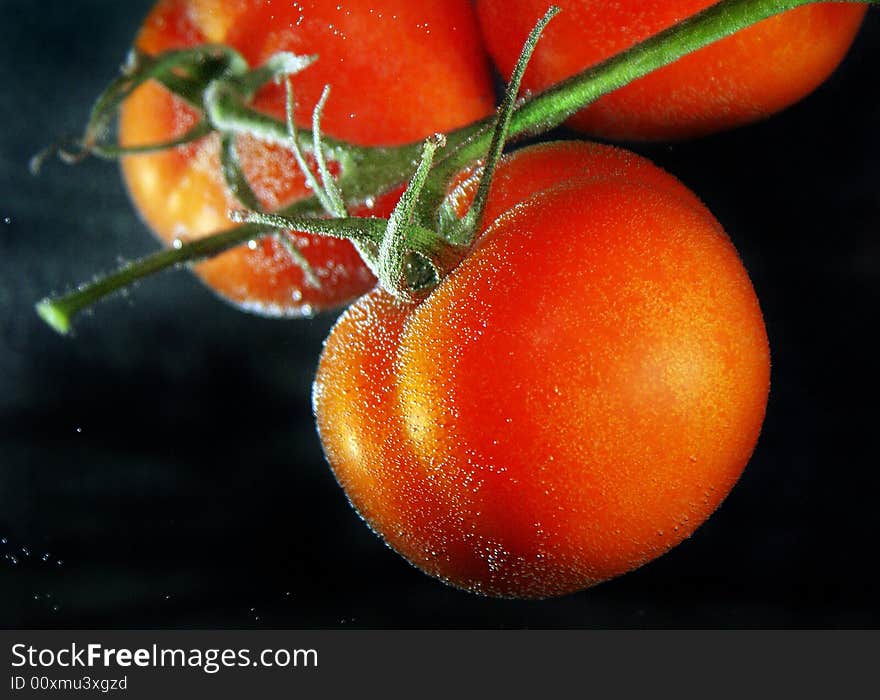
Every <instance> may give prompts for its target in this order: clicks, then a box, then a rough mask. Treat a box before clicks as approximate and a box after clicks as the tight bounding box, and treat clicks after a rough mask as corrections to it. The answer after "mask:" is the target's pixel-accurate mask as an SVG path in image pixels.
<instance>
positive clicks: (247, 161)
mask: <svg viewBox="0 0 880 700" xmlns="http://www.w3.org/2000/svg"><path fill="white" fill-rule="evenodd" d="M205 42H209V43H224V44H228V45H230V46H232V47H233V48H235V49H237V50H238V51H240V52H241V53H242V54H243V55H244V57H245V58H246V59H247V60H248V62H249V63H250V64H251V65H253V66H256V65H260V64H262V63H263V62H264V61H265V60H266V59H267V58H269V57H270V56H271V55H272V54H274V53H276V52H279V51H292V52H294V53H298V54H303V55H305V54H313V53H314V54H319V55H320V58H319V60H318V61H317V62H316V63H315V64H314V65H312V66H311V67H309V68H308V69H306V70H305V71H303V72H302V73H300V74H299V75H297V76H295V77H294V79H293V84H294V88H295V91H296V95H297V113H296V121H297V123H298V124H300V125H302V126H309V125H310V124H311V121H310V118H311V110H312V108H313V107H314V105H315V103H316V102H317V100H318V98H319V97H320V94H321V90H322V89H323V87H324V85H325V84H328V83H329V84H331V85H332V87H333V92H332V94H331V97H330V100H329V102H328V103H327V107H326V110H325V112H324V118H323V126H324V130H325V132H326V133H327V134H329V135H331V136H334V137H337V138H341V139H344V140H348V141H351V142H354V143H357V144H361V145H396V144H402V143H407V142H411V141H417V140H419V139H421V138H423V137H425V136H427V135H429V134H432V133H434V132H437V131H448V130H451V129H454V128H456V127H460V126H463V125H465V124H467V123H470V122H472V121H475V120H477V119H480V118H482V117H484V116H486V115H487V114H489V113H490V112H491V111H492V109H493V105H494V94H493V90H492V83H491V79H490V76H489V72H488V67H487V65H486V59H485V57H484V54H483V53H482V48H481V46H480V40H479V35H478V30H477V26H476V19H475V17H474V13H473V9H472V7H471V4H470V3H469V2H468V1H467V0H427V1H426V2H419V3H412V2H408V0H369V2H367V1H366V0H299V1H298V2H288V1H287V0H162V1H161V2H159V3H158V5H156V7H155V8H154V10H153V11H152V13H151V14H150V16H149V17H148V18H147V19H146V21H145V23H144V25H143V28H142V30H141V33H140V35H139V37H138V40H137V46H138V48H139V49H140V50H142V51H144V52H146V53H148V54H155V53H158V52H161V51H165V50H168V49H175V48H183V47H189V46H194V45H198V44H200V43H205ZM284 104H285V96H284V90H283V88H282V87H281V86H275V85H272V86H269V87H267V88H265V89H263V90H262V91H261V92H260V93H259V94H258V96H257V98H256V106H257V108H258V109H261V110H263V111H265V112H267V113H270V114H272V115H274V116H276V117H278V118H280V119H283V118H284ZM196 118H197V115H196V114H195V113H194V111H193V110H192V109H191V108H189V107H188V106H187V105H186V104H184V103H183V102H182V101H181V100H179V99H177V98H176V97H174V96H173V95H171V94H170V93H169V92H167V91H166V90H165V89H164V88H162V87H161V86H159V85H158V84H153V83H151V84H148V85H145V86H144V87H142V88H140V89H139V90H137V91H136V92H135V94H134V95H132V97H131V98H130V99H129V100H128V101H127V102H126V103H125V105H124V108H123V111H122V115H121V122H120V140H121V142H122V143H123V145H129V146H131V145H137V144H144V143H155V142H161V141H166V140H168V139H170V138H173V137H175V136H179V135H181V134H183V133H185V131H186V130H187V129H188V128H189V127H191V126H193V125H194V124H195V122H196ZM238 148H239V155H240V160H241V163H242V168H243V170H244V172H245V174H246V176H247V177H248V180H249V182H250V183H251V185H252V187H253V189H254V191H255V193H256V194H257V196H258V197H259V199H260V201H261V202H262V204H263V205H264V206H265V207H266V208H268V209H277V208H278V207H279V206H282V205H284V204H287V203H290V202H291V201H294V200H296V199H299V198H302V197H304V196H305V195H307V194H308V191H307V189H306V187H305V184H304V178H303V177H302V175H301V173H300V172H299V170H298V168H297V166H296V162H295V160H294V158H293V155H292V154H291V153H290V152H289V151H288V150H286V149H284V148H281V147H278V146H271V145H267V144H265V143H263V142H260V141H258V140H256V139H253V138H249V137H243V138H239V139H238ZM123 172H124V175H125V179H126V182H127V184H128V187H129V190H130V192H131V196H132V198H133V200H134V202H135V204H136V205H137V207H138V208H139V210H140V212H141V214H142V215H143V217H144V219H145V220H146V221H147V223H148V224H149V225H150V227H151V228H152V229H153V230H154V231H155V232H156V233H157V234H158V235H159V237H160V238H161V239H162V240H163V241H165V242H166V243H171V242H172V241H173V240H175V239H184V240H185V239H195V238H199V237H202V236H204V235H206V234H209V233H213V232H217V231H220V230H224V229H227V228H229V227H230V223H229V221H228V219H227V212H228V210H229V209H235V208H240V206H241V205H240V204H238V203H237V202H236V201H235V199H234V198H233V197H232V196H231V194H230V193H229V192H228V190H227V188H226V186H225V183H224V181H223V178H222V175H221V171H220V166H219V138H218V137H217V136H216V135H213V136H211V137H208V138H205V139H202V140H200V141H198V142H197V143H195V144H191V145H187V146H183V147H180V148H177V149H174V150H171V151H166V152H163V153H158V154H153V155H139V156H131V157H128V158H125V159H124V161H123ZM395 202H396V196H394V195H392V196H386V197H385V198H383V199H380V200H379V201H378V202H377V203H376V206H375V208H374V209H372V211H371V213H373V214H375V215H377V216H387V215H388V214H389V213H390V211H391V209H392V208H393V205H394V204H395ZM360 213H364V210H362V211H361V212H360ZM293 238H294V240H295V242H297V243H298V244H299V245H300V246H301V248H302V252H303V254H304V255H305V257H306V259H307V260H308V261H309V263H310V264H311V265H312V267H313V268H314V269H315V270H316V272H317V274H318V276H319V278H320V281H321V286H320V289H315V288H313V287H311V286H308V285H306V284H304V283H303V274H302V271H301V270H300V268H299V267H297V266H296V265H294V264H293V263H292V262H291V260H290V257H289V255H288V253H287V252H286V251H285V250H284V248H283V247H282V246H280V245H278V244H277V243H276V242H275V241H274V240H271V239H267V240H265V241H263V242H262V243H260V244H259V245H258V246H257V247H256V249H254V250H250V249H248V248H247V247H246V246H242V247H240V248H238V249H235V250H233V251H230V252H227V253H225V254H224V255H221V256H219V257H217V258H214V259H212V260H210V261H208V262H204V263H201V264H200V265H198V266H197V267H196V270H197V272H198V274H199V275H200V276H201V277H202V279H204V280H205V281H206V282H207V283H208V284H209V285H210V286H211V287H212V288H213V289H214V290H216V291H217V292H218V293H220V294H221V295H222V296H224V297H226V298H227V299H230V300H231V301H233V302H235V303H237V304H240V305H242V306H244V307H247V308H250V309H254V310H258V311H261V312H264V313H268V314H273V315H296V314H298V313H303V312H308V311H310V310H319V309H323V308H328V307H334V306H338V305H339V304H341V303H343V302H345V301H347V300H350V299H352V298H355V297H357V296H359V295H360V294H362V293H364V292H365V291H367V290H368V289H369V288H371V287H372V285H373V284H374V283H375V280H374V279H373V276H372V275H371V274H370V272H369V271H368V270H367V268H366V267H365V266H364V264H363V263H362V261H361V259H360V258H359V256H358V255H357V253H356V252H355V250H354V248H353V247H352V246H351V244H349V243H348V242H347V241H338V240H333V239H328V238H320V237H315V236H309V235H306V234H294V235H293Z"/></svg>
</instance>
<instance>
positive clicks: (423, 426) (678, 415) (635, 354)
mask: <svg viewBox="0 0 880 700" xmlns="http://www.w3.org/2000/svg"><path fill="white" fill-rule="evenodd" d="M556 165H558V168H555V167H554V166H556ZM499 178H500V179H499V180H498V181H496V184H495V186H494V187H493V190H492V193H491V195H490V198H491V200H492V201H491V204H490V208H491V211H492V216H494V217H495V218H494V219H493V220H492V221H491V223H490V224H489V225H488V227H487V228H486V230H485V232H484V234H483V236H482V238H481V239H480V240H479V241H478V243H477V245H476V246H475V248H474V250H473V251H472V253H471V254H470V255H469V257H468V258H467V259H465V260H464V261H463V262H462V263H461V264H460V265H459V267H457V268H456V269H455V270H454V271H453V272H452V273H451V274H450V275H449V276H448V277H447V278H446V279H445V280H443V281H442V282H441V283H440V285H439V286H438V287H437V288H436V289H435V290H434V291H433V292H432V293H431V294H430V295H429V296H428V298H427V299H425V300H424V301H423V302H421V303H420V304H417V305H404V304H402V303H400V302H398V301H396V300H395V299H393V298H392V297H391V296H390V295H388V294H387V293H386V292H384V291H382V290H381V289H377V290H375V291H373V292H371V293H370V294H368V295H367V296H365V297H363V298H361V299H360V300H359V301H358V302H356V303H355V304H354V305H352V306H351V307H350V308H349V309H348V310H347V311H346V312H345V313H344V314H343V315H342V317H341V318H340V320H339V321H338V323H337V325H336V326H335V328H334V329H333V331H332V333H331V334H330V336H329V338H328V339H327V341H326V344H325V348H324V352H323V354H322V357H321V362H320V366H319V369H318V374H317V378H316V381H315V387H314V407H315V414H316V416H317V422H318V429H319V433H320V436H321V439H322V442H323V445H324V449H325V452H326V455H327V458H328V460H329V462H330V464H331V466H332V468H333V470H334V472H335V474H336V477H337V479H338V480H339V482H340V484H341V485H342V487H343V488H344V489H345V492H346V494H347V495H348V497H349V499H350V500H351V502H352V504H353V505H354V507H355V508H356V509H357V510H358V512H359V513H360V514H361V515H362V516H363V517H364V518H365V520H366V521H367V523H369V525H370V526H371V527H372V528H373V529H374V530H375V531H376V532H377V533H379V534H380V535H381V536H382V537H383V538H384V540H385V541H386V542H387V543H388V544H389V545H390V546H391V547H392V548H394V549H395V550H397V551H398V552H399V553H400V554H402V555H403V556H404V557H406V558H407V559H408V560H409V561H410V562H412V563H413V564H415V565H416V566H417V567H419V568H420V569H422V570H424V571H425V572H427V573H429V574H431V575H433V576H436V577H437V578H440V579H442V580H444V581H446V582H448V583H451V584H453V585H456V586H459V587H462V588H465V589H468V590H471V591H474V592H478V593H482V594H487V595H494V596H505V597H508V596H509V597H535V598H539V597H547V596H553V595H561V594H564V593H568V592H571V591H575V590H579V589H582V588H584V587H587V586H590V585H593V584H595V583H597V582H599V581H603V580H605V579H608V578H611V577H613V576H616V575H619V574H621V573H623V572H626V571H629V570H631V569H633V568H636V567H638V566H640V565H641V564H644V563H645V562H647V561H649V560H650V559H653V558H654V557H657V556H659V555H660V554H662V553H663V552H665V551H666V550H668V549H669V548H670V547H672V546H673V545H675V544H677V543H678V542H680V541H681V540H683V539H684V538H685V537H687V536H688V535H690V534H691V533H692V532H693V531H694V529H695V528H696V527H697V526H698V525H699V524H700V523H702V522H703V521H704V520H705V519H706V518H707V517H708V516H709V515H710V514H711V513H712V512H713V511H714V510H715V508H716V507H717V506H718V505H719V503H720V502H721V501H722V500H723V498H724V497H725V496H726V494H727V493H728V491H729V490H730V488H731V487H732V486H733V484H734V483H735V482H736V480H737V478H738V477H739V475H740V473H741V471H742V469H743V467H744V466H745V464H746V462H747V461H748V459H749V457H750V455H751V453H752V450H753V448H754V446H755V442H756V440H757V438H758V434H759V431H760V428H761V424H762V421H763V417H764V411H765V406H766V401H767V393H768V387H769V351H768V344H767V336H766V332H765V328H764V323H763V319H762V315H761V311H760V308H759V306H758V301H757V299H756V298H755V294H754V291H753V289H752V286H751V283H750V281H749V278H748V276H747V274H746V272H745V270H744V269H743V266H742V264H741V262H740V260H739V258H738V256H737V253H736V251H735V249H734V248H733V246H732V244H731V243H730V240H729V239H728V238H727V236H726V235H725V234H724V232H723V231H722V230H721V228H720V226H719V225H718V223H717V222H716V221H715V219H714V218H713V217H712V216H711V214H709V212H708V211H707V210H706V209H705V207H704V206H703V205H702V204H701V203H700V202H699V201H698V200H697V198H696V197H695V196H694V195H693V194H691V193H690V192H689V191H688V190H687V189H686V188H685V187H684V186H683V185H681V184H680V183H679V182H678V181H677V180H675V179H674V178H672V177H671V176H669V175H667V174H666V173H664V172H663V171H661V170H659V169H658V168H656V167H654V166H652V165H651V164H650V163H648V162H647V161H645V160H643V159H641V158H638V157H637V156H634V155H632V154H628V153H625V152H623V151H620V150H617V149H613V148H610V147H607V146H597V145H590V144H565V143H557V144H549V145H542V146H537V147H533V148H529V149H524V150H522V151H519V152H518V153H516V154H515V155H513V156H512V157H509V158H507V159H506V160H504V161H502V164H501V165H500V171H499Z"/></svg>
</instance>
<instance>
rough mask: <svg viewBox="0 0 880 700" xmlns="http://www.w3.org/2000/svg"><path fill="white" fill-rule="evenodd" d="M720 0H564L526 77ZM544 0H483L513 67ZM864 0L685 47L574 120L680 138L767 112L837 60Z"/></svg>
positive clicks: (492, 31) (497, 46)
mask: <svg viewBox="0 0 880 700" xmlns="http://www.w3.org/2000/svg"><path fill="white" fill-rule="evenodd" d="M715 2H716V0H659V1H658V2H645V1H644V0H617V1H616V2H610V1H609V0H559V1H558V2H554V4H556V5H559V6H560V7H561V8H562V10H563V12H562V13H561V14H560V16H559V18H558V19H557V20H556V21H554V22H552V23H551V24H550V26H549V27H548V28H547V31H546V32H545V33H544V36H543V37H542V39H541V43H540V45H539V47H538V50H537V51H536V52H535V56H534V58H533V59H532V62H531V63H530V65H529V69H528V71H527V72H526V75H525V79H524V81H523V87H524V88H526V89H529V90H533V91H538V90H542V89H544V88H546V87H548V86H550V85H552V84H553V83H556V82H559V81H560V80H562V79H564V78H567V77H568V76H570V75H573V74H574V73H577V72H579V71H582V70H584V69H585V68H588V67H589V66H592V65H595V64H597V63H599V62H601V61H603V60H604V59H606V58H610V57H611V56H613V55H614V54H616V53H619V52H620V51H623V50H625V49H627V48H629V47H630V46H632V45H634V44H636V43H638V42H640V41H643V40H644V39H647V38H648V37H650V36H652V35H654V34H656V33H658V32H660V31H662V30H663V29H666V28H667V27H670V26H672V25H673V24H675V23H677V22H679V21H681V20H682V19H684V18H685V17H688V16H691V15H694V14H696V13H698V12H700V11H702V10H704V9H706V8H707V7H709V6H710V5H713V4H715ZM546 9H547V1H546V0H477V10H478V14H479V17H480V23H481V26H482V29H483V35H484V37H485V41H486V47H487V49H488V50H489V53H490V54H491V55H492V57H493V59H494V60H495V62H496V64H497V65H498V67H499V68H500V69H501V71H502V72H503V73H504V74H505V75H510V73H511V71H512V70H513V66H514V64H515V63H516V59H517V56H518V55H519V50H520V47H521V45H522V41H523V38H524V37H525V36H527V35H528V32H529V30H530V29H531V27H532V25H533V24H534V22H535V19H536V18H538V17H540V16H541V15H542V14H543V12H545V11H546ZM866 10H867V6H866V5H856V4H846V3H820V4H816V5H809V6H806V7H800V8H797V9H795V10H790V11H788V12H786V13H784V14H782V15H778V16H776V17H771V18H770V19H767V20H764V21H763V22H760V23H759V24H756V25H755V26H753V27H750V28H748V29H744V30H742V31H740V32H738V33H737V34H735V35H733V36H731V37H728V38H726V39H723V40H721V41H719V42H718V43H716V44H713V45H711V46H707V47H706V48H704V49H701V50H700V51H697V52H695V53H693V54H690V55H688V56H685V57H684V58H682V59H680V60H679V61H677V62H675V63H673V64H671V65H669V66H667V67H665V68H662V69H660V70H658V71H656V72H654V73H651V74H650V75H647V76H645V77H643V78H640V79H639V80H636V81H634V82H633V83H631V84H629V85H627V86H626V87H624V88H621V89H620V90H617V91H615V92H613V93H611V94H609V95H606V96H605V97H602V98H601V99H599V100H597V101H596V102H595V103H594V104H592V105H591V106H590V107H589V108H587V109H585V110H582V111H581V112H579V113H578V114H576V115H575V116H574V117H573V118H572V119H571V121H570V122H569V123H570V125H571V126H573V127H575V128H576V129H579V130H582V131H584V132H586V133H590V134H595V135H599V136H604V137H608V138H617V139H632V140H652V139H661V140H662V139H684V138H692V137H695V136H701V135H704V134H709V133H714V132H716V131H721V130H723V129H729V128H732V127H735V126H740V125H742V124H746V123H749V122H753V121H756V120H759V119H763V118H765V117H767V116H769V115H771V114H774V113H775V112H778V111H780V110H782V109H784V108H786V107H788V106H789V105H792V104H794V103H795V102H797V101H798V100H800V99H802V98H803V97H805V96H806V95H808V94H809V93H811V92H812V91H813V90H815V89H816V88H817V87H818V86H819V85H820V84H821V83H822V82H824V81H825V80H826V79H827V78H828V76H829V75H830V74H831V73H832V71H833V70H834V69H835V68H836V67H837V65H838V64H839V63H840V61H841V60H842V59H843V57H844V55H845V54H846V52H847V50H848V49H849V47H850V45H851V43H852V41H853V38H854V37H855V35H856V32H857V31H858V29H859V26H860V25H861V23H862V19H863V17H864V15H865V12H866Z"/></svg>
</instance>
